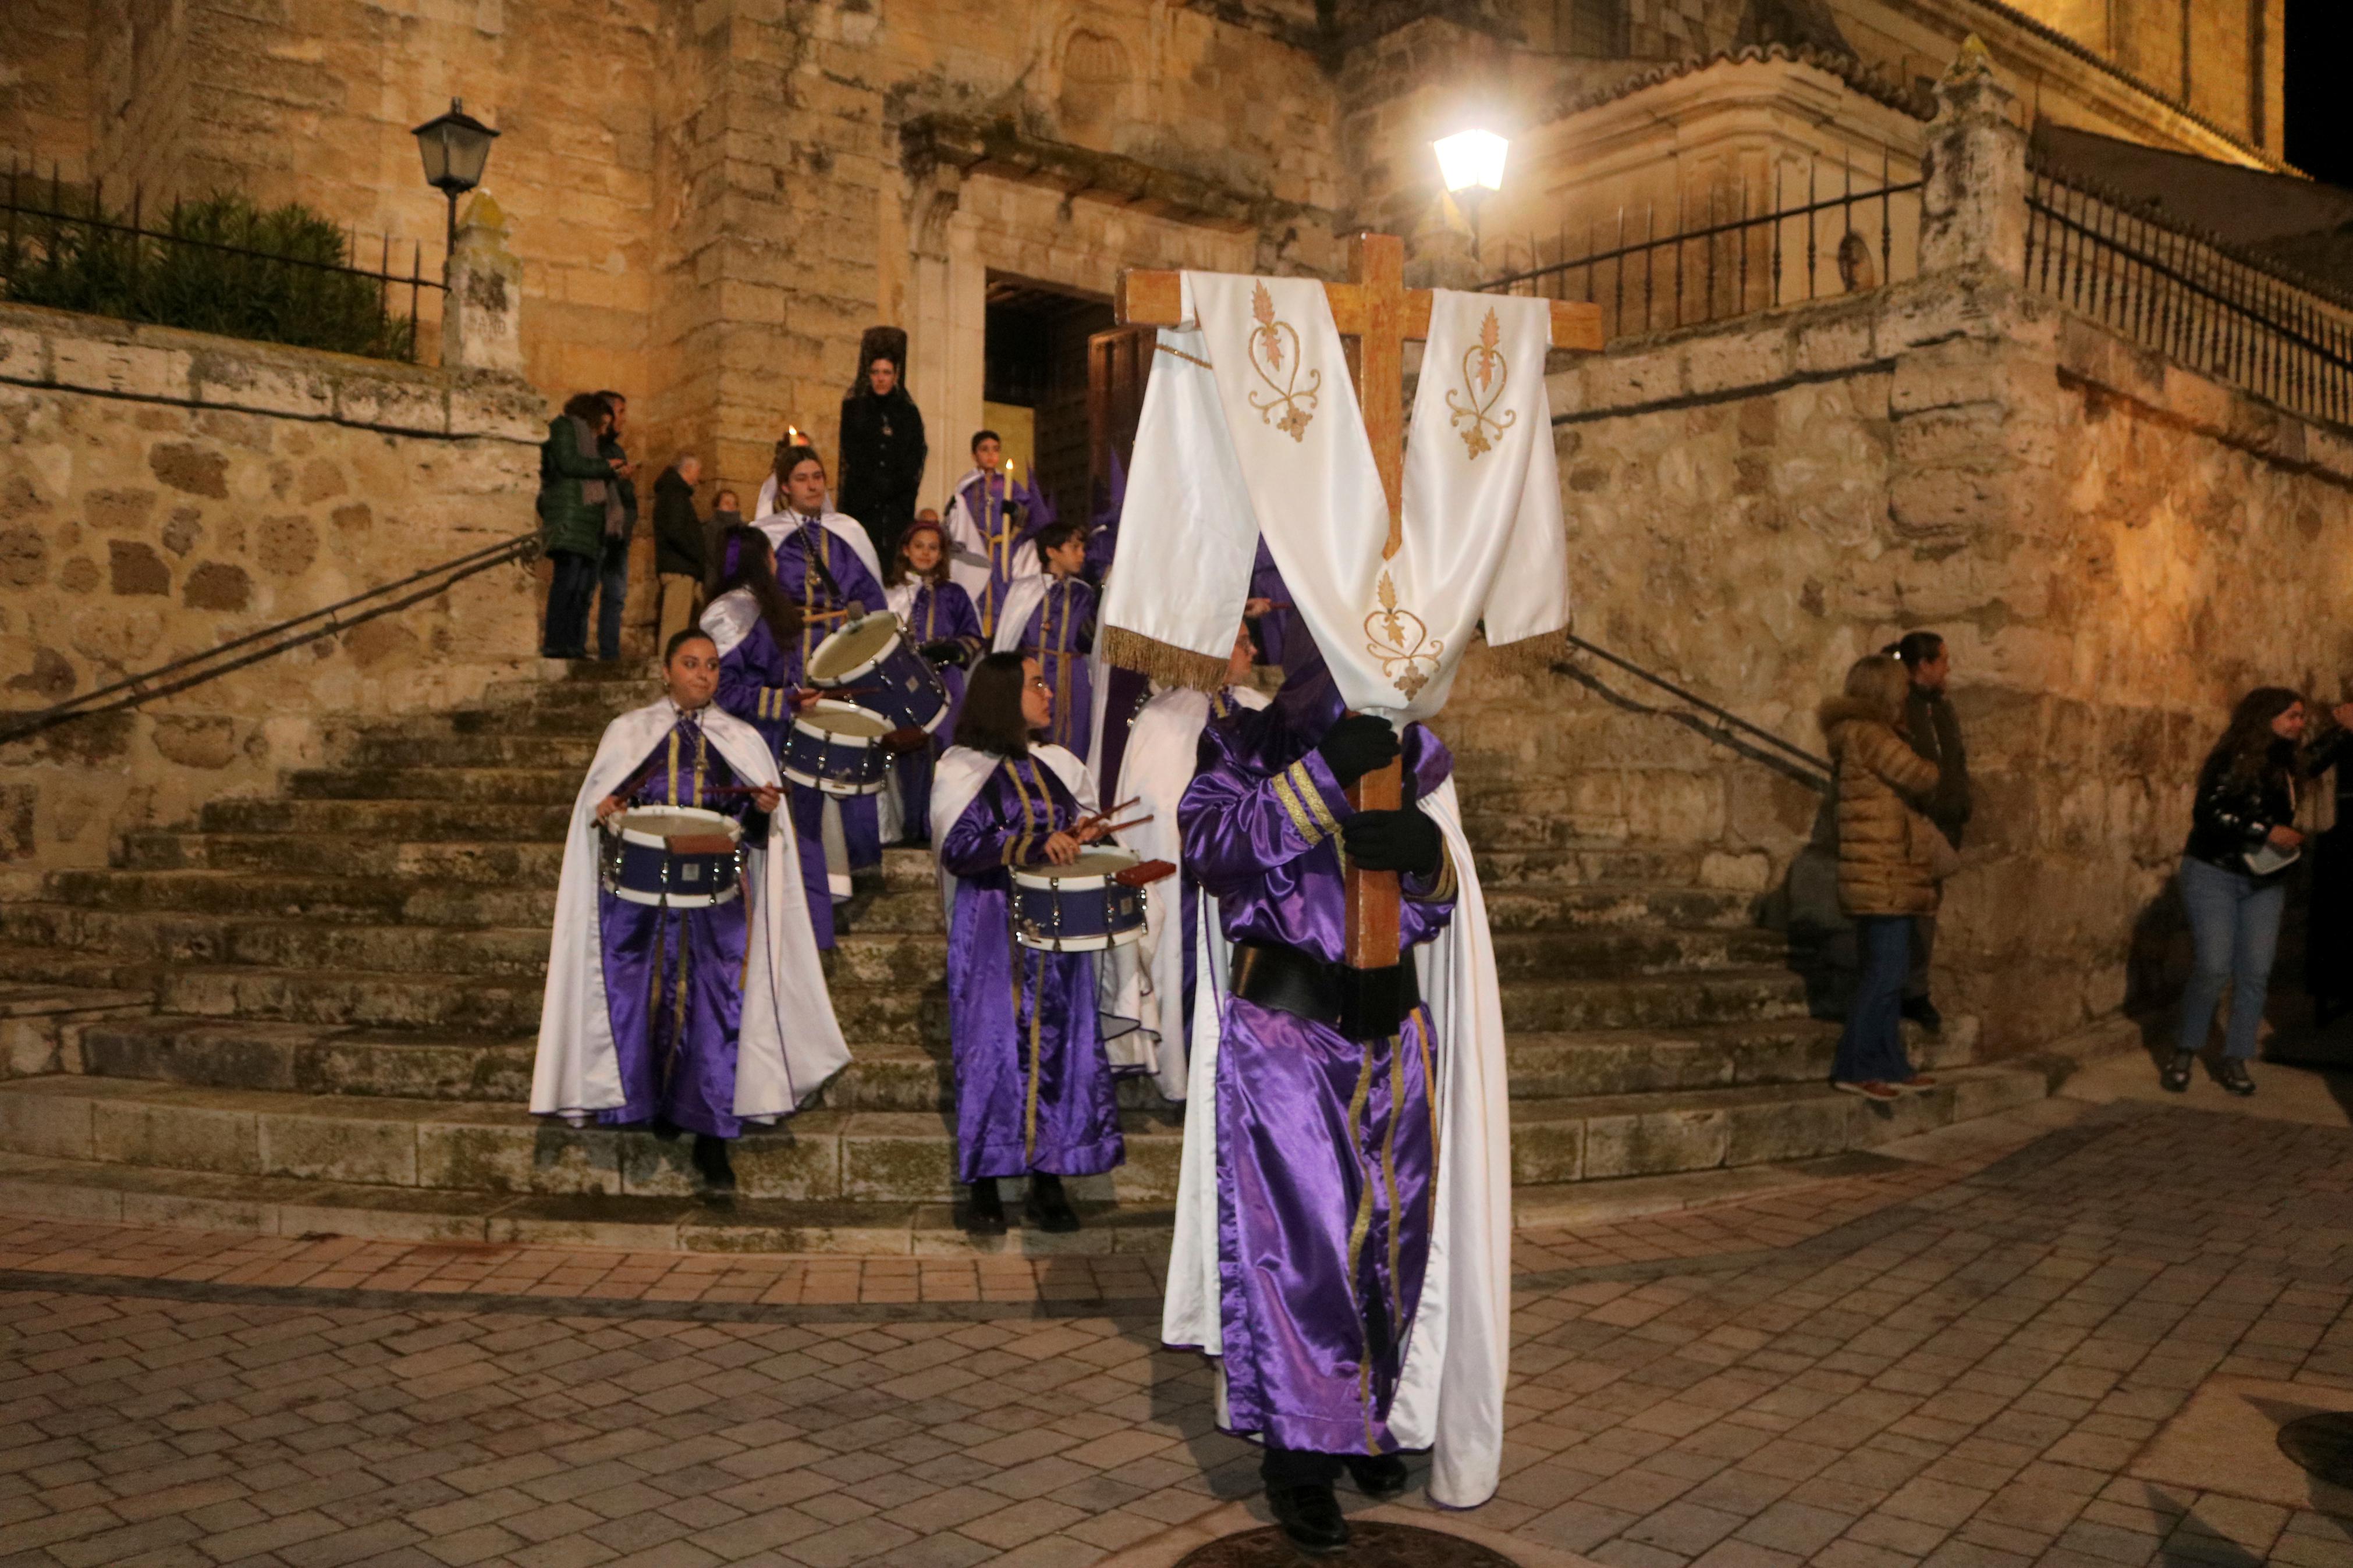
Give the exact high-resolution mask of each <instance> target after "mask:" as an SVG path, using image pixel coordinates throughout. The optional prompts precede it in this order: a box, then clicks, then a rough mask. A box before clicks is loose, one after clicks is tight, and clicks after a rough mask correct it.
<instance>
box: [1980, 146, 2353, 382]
mask: <svg viewBox="0 0 2353 1568" xmlns="http://www.w3.org/2000/svg"><path fill="white" fill-rule="evenodd" d="M2026 281H2027V284H2028V286H2029V287H2031V288H2032V289H2035V290H2036V291H2037V292H2038V293H2042V294H2046V295H2048V296H2050V297H2051V298H2052V299H2054V300H2058V301H2060V302H2061V303H2062V304H2063V305H2065V306H2066V307H2067V308H2068V309H2069V310H2073V311H2076V312H2077V313H2079V314H2081V315H2084V316H2088V317H2090V318H2091V319H2093V320H2094V321H2099V322H2100V323H2102V324H2103V325H2105V326H2107V327H2109V328H2111V329H2113V330H2114V331H2118V332H2121V333H2123V334H2124V335H2125V336H2126V337H2129V338H2131V339H2132V340H2133V341H2134V342H2138V343H2140V344H2142V345H2143V346H2145V347H2147V348H2151V349H2155V350H2156V351H2157V352H2158V353H2162V354H2164V355H2166V356H2167V357H2168V358H2169V359H2172V360H2175V361H2177V362H2178V363H2181V364H2184V365H2187V366H2189V368H2190V369H2192V370H2196V371H2200V372H2203V373H2204V374H2208V375H2211V376H2213V377H2214V378H2215V379H2217V380H2219V381H2227V382H2229V383H2231V384H2232V385H2234V386H2238V387H2242V388H2243V389H2245V390H2246V391H2248V392H2251V393H2253V394H2254V395H2256V396H2258V397H2261V398H2263V399H2264V400H2266V401H2267V402H2270V403H2274V404H2276V405H2279V406H2280V407H2282V408H2284V409H2287V410H2289V411H2290V412H2292V413H2295V414H2301V415H2304V416H2308V417H2310V418H2314V419H2321V420H2327V421H2329V422H2331V423H2334V424H2338V425H2343V424H2348V423H2353V299H2348V298H2346V297H2344V296H2340V295H2337V294H2335V293H2333V292H2331V291H2330V290H2328V289H2324V288H2321V287H2319V286H2318V285H2316V284H2314V283H2310V282H2304V281H2298V280H2295V279H2290V278H2287V277H2285V276H2284V275H2283V274H2281V273H2280V272H2278V271H2277V270H2275V269H2274V268H2269V267H2267V266H2265V265H2264V264H2263V263H2262V262H2261V261H2260V260H2258V259H2256V258H2253V257H2250V256H2247V255H2245V254H2243V253H2242V252H2240V251H2237V250H2235V249H2233V248H2232V247H2230V246H2227V245H2225V244H2223V243H2222V242H2221V241H2220V240H2218V239H2215V238H2213V237H2211V236H2207V235H2201V234H2199V233H2198V232H2196V231H2195V230H2193V229H2190V228H2188V227H2186V226H2181V225H2179V224H2177V223H2174V222H2171V221H2161V220H2159V219H2158V218H2157V217H2155V216H2151V215H2150V214H2148V213H2147V212H2145V211H2140V212H2136V211H2133V210H2131V209H2130V208H2129V207H2127V206H2126V205H2125V204H2124V203H2123V202H2122V201H2121V200H2119V199H2117V198H2116V197H2113V196H2110V195H2105V194H2104V193H2102V192H2100V191H2099V190H2098V189H2096V188H2095V187H2093V186H2091V185H2089V184H2086V183H2084V182H2083V181H2081V180H2080V179H2078V178H2076V177H2074V176H2062V175H2061V174H2058V173H2056V172H2054V171H2053V170H2052V169H2050V168H2048V167H2035V168H2033V169H2031V173H2030V179H2029V190H2028V197H2027V225H2026Z"/></svg>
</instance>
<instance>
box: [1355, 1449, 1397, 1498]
mask: <svg viewBox="0 0 2353 1568" xmlns="http://www.w3.org/2000/svg"><path fill="white" fill-rule="evenodd" d="M1347 1466H1348V1479H1350V1480H1352V1481H1354V1482H1356V1489H1357V1490H1358V1491H1360V1492H1362V1493H1364V1494H1365V1495H1366V1497H1368V1498H1392V1497H1397V1496H1399V1495H1401V1494H1402V1493H1403V1492H1404V1491H1405V1483H1406V1469H1405V1460H1404V1459H1403V1458H1401V1457H1399V1456H1398V1455H1396V1454H1351V1455H1349V1456H1348V1457H1347Z"/></svg>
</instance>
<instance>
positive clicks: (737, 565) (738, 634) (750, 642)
mask: <svg viewBox="0 0 2353 1568" xmlns="http://www.w3.org/2000/svg"><path fill="white" fill-rule="evenodd" d="M719 562H720V568H719V569H720V573H721V576H720V581H719V592H718V593H717V594H716V595H712V600H711V603H710V605H707V606H706V607H705V608H704V610H703V612H702V630H703V631H704V632H705V633H707V634H708V635H709V636H710V637H711V640H712V645H713V646H714V647H717V648H718V650H719V691H718V697H717V699H716V700H717V702H718V705H719V706H720V707H721V708H722V709H723V710H725V711H727V712H729V713H733V715H734V716H735V717H736V718H738V719H741V720H743V721H744V722H745V723H746V724H749V725H751V726H752V728H753V729H754V730H756V731H759V732H760V738H761V739H762V740H764V741H765V742H767V743H768V752H769V754H770V755H771V756H778V755H781V754H782V753H783V751H784V746H785V741H786V737H787V736H788V735H789V734H790V732H791V731H792V727H793V715H794V714H795V713H797V712H798V711H799V710H802V709H804V708H807V706H809V705H810V704H811V703H813V702H815V701H816V700H818V692H817V691H816V690H815V689H807V688H804V687H802V686H801V685H800V684H799V683H798V682H797V680H796V679H794V677H795V674H796V673H797V672H796V671H795V669H794V668H793V663H792V655H793V653H794V651H795V650H797V648H798V647H799V646H800V634H801V611H800V606H799V605H796V604H794V603H793V601H792V600H791V599H789V598H787V597H786V596H785V593H784V590H783V589H782V588H780V587H779V586H778V585H777V584H776V565H775V558H774V556H773V554H772V552H771V551H770V547H769V544H768V536H767V535H766V534H765V533H764V532H762V531H760V530H759V529H756V528H754V527H751V526H749V525H748V524H743V523H738V524H737V525H735V526H734V527H733V528H730V529H728V530H727V531H725V532H724V533H723V534H721V535H720V536H719ZM792 804H793V805H796V806H797V805H798V804H799V803H798V802H797V801H795V802H793V803H792ZM792 821H793V832H794V837H795V839H796V841H797V846H798V848H799V852H800V874H801V886H802V888H803V889H804V890H805V891H806V892H807V896H808V907H809V924H810V925H811V926H812V927H814V928H815V930H816V932H817V944H818V946H819V947H820V948H831V947H832V946H833V893H832V889H831V887H830V885H829V884H828V882H827V880H826V874H825V842H824V837H823V818H822V817H821V816H818V815H817V814H816V813H813V812H805V811H801V810H795V811H793V813H792Z"/></svg>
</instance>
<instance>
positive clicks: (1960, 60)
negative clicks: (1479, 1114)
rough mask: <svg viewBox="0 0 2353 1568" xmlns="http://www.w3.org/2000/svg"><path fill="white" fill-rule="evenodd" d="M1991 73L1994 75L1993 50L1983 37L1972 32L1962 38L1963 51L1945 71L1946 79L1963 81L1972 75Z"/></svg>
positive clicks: (1978, 75) (1984, 75)
mask: <svg viewBox="0 0 2353 1568" xmlns="http://www.w3.org/2000/svg"><path fill="white" fill-rule="evenodd" d="M1991 75H1993V51H1992V50H1991V49H1989V48H1987V47H1986V42H1985V40H1984V39H1983V38H1980V37H1978V36H1977V35H1976V34H1975V33H1971V34H1970V35H1969V36H1968V37H1966V38H1963V39H1962V40H1961V52H1960V53H1959V54H1957V55H1955V56H1954V57H1953V63H1952V65H1951V66H1949V67H1948V68H1947V69H1946V71H1945V79H1946V80H1947V81H1950V82H1961V81H1968V79H1971V78H1972V77H1981V76H1982V77H1989V76H1991Z"/></svg>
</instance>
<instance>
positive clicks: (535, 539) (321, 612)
mask: <svg viewBox="0 0 2353 1568" xmlns="http://www.w3.org/2000/svg"><path fill="white" fill-rule="evenodd" d="M538 553H539V533H538V531H536V530H533V531H531V532H529V533H519V534H517V535H515V536H514V537H513V538H512V539H507V540H501V542H498V543H496V544H490V545H485V546H483V547H482V548H481V549H480V550H475V551H470V552H467V553H466V554H463V555H459V556H454V557H452V558H451V559H449V560H448V561H444V562H441V563H438V564H437V565H432V566H427V567H426V568H424V569H423V570H421V571H417V572H412V573H410V574H408V575H407V576H406V577H402V578H399V579H397V580H396V581H394V582H390V583H379V584H376V585H375V587H373V588H367V589H364V590H362V591H361V592H359V593H357V594H354V595H352V596H351V597H350V598H348V599H340V600H337V601H336V602H335V603H334V604H332V605H324V606H322V608H319V609H316V610H311V611H307V612H305V613H304V614H302V615H299V616H289V617H288V618H287V619H285V620H282V621H280V622H277V623H276V624H275V625H272V626H264V627H262V628H261V629H260V630H259V631H254V632H248V633H246V634H245V635H244V636H243V637H231V638H230V639H229V640H228V641H227V642H225V643H221V644H219V645H218V646H217V647H209V648H206V649H205V650H204V651H203V652H201V653H192V654H189V655H187V656H186V657H185V658H176V659H174V660H173V661H172V662H171V663H169V664H163V665H158V666H156V667H155V668H153V669H149V670H142V671H141V672H140V673H139V674H137V675H133V676H128V677H125V678H124V679H121V680H118V681H116V682H114V683H113V684H112V685H111V686H101V687H99V688H98V689H96V690H93V691H85V692H83V693H82V694H81V695H80V696H79V697H69V698H67V699H66V700H64V701H63V702H60V703H58V704H57V705H55V706H54V707H50V708H45V709H43V710H40V711H39V712H37V713H34V714H32V715H30V716H29V717H26V718H25V719H24V720H22V721H20V722H18V723H16V724H13V725H11V726H9V727H8V728H7V729H5V730H0V745H6V744H8V743H9V742H12V741H21V740H24V739H25V738H26V737H27V736H30V735H37V734H39V733H41V732H42V731H45V730H52V729H55V728H56V727H57V726H58V725H59V724H63V723H66V722H68V721H70V720H74V719H88V718H91V717H94V716H95V715H97V714H100V713H111V712H115V711H117V710H121V709H124V708H134V707H136V706H138V705H139V704H140V703H142V702H149V701H153V700H154V699H156V698H158V697H169V696H171V695H173V694H174V692H180V691H185V690H187V689H189V688H190V687H193V686H201V685H203V684H204V683H205V682H206V681H208V680H216V679H219V678H220V677H222V676H224V675H227V674H228V673H229V672H230V671H232V670H237V669H243V668H245V667H246V666H248V665H249V664H259V663H260V662H261V661H262V660H263V659H266V658H276V657H278V655H280V654H281V653H286V652H290V650H292V649H294V648H298V647H302V646H303V645H304V644H306V643H313V642H316V641H318V640H319V639H320V638H321V637H334V636H336V635H337V634H339V633H341V632H345V631H349V630H350V629H351V628H352V627H353V626H361V625H363V624H364V623H366V622H368V621H372V620H375V619H376V618H377V617H378V616H388V615H391V614H392V613H393V612H395V611H396V610H405V609H406V608H408V606H409V605H416V604H421V603H423V602H424V601H425V600H427V599H430V598H432V597H434V596H435V595H439V594H444V593H447V592H448V590H449V589H451V588H452V587H454V586H456V585H457V584H459V583H462V582H464V581H465V580H466V579H467V578H469V577H472V576H475V575H477V574H480V573H483V572H487V571H489V570H490V569H491V567H493V566H501V565H504V564H505V563H508V562H510V561H512V562H515V563H523V562H528V561H531V560H533V559H534V558H536V556H537V555H538ZM427 579H432V580H433V581H432V582H431V583H430V585H429V586H427V587H424V588H419V589H417V592H415V593H413V594H409V595H406V596H405V597H402V598H398V599H393V600H391V601H389V602H388V603H384V604H375V605H368V608H366V609H364V610H362V611H360V612H359V613H358V614H356V615H345V614H343V612H344V611H346V610H349V609H351V608H352V607H353V605H365V604H368V601H370V600H375V599H382V598H385V595H392V594H398V593H400V592H401V590H403V589H405V588H408V587H411V586H413V585H414V584H418V583H424V582H427ZM311 622H320V623H322V624H320V625H316V626H310V625H309V623H311ZM305 626H307V629H305V630H301V631H298V630H296V628H297V627H305ZM272 639H276V640H274V641H273V640H272ZM257 644H266V645H267V646H265V647H256V646H255V645H257ZM240 650H250V651H240ZM229 654H237V658H227V659H226V662H219V663H216V662H215V661H216V660H223V659H224V658H225V656H227V655H229ZM198 666H206V668H196V667H198ZM184 671H193V673H185V674H184V673H182V672H184ZM159 682H160V683H161V684H158V683H159Z"/></svg>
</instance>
